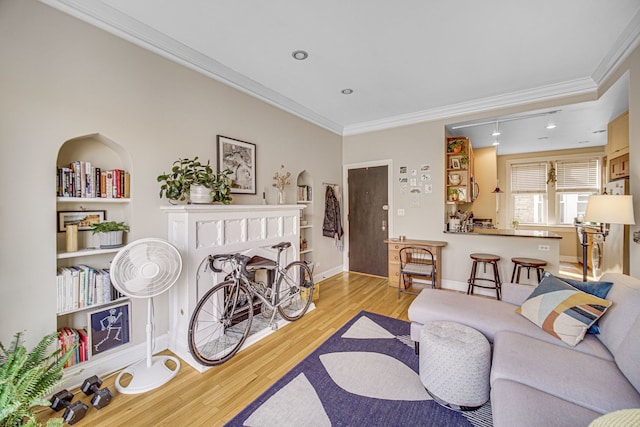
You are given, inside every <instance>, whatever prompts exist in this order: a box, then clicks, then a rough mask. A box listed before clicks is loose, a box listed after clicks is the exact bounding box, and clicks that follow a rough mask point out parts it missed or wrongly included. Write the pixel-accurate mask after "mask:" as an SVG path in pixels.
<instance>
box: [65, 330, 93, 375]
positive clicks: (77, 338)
mask: <svg viewBox="0 0 640 427" xmlns="http://www.w3.org/2000/svg"><path fill="white" fill-rule="evenodd" d="M58 346H59V348H60V349H61V350H62V354H65V353H66V352H68V351H71V350H73V353H72V354H71V357H70V358H69V361H68V362H67V363H66V364H65V365H64V367H65V368H68V367H69V366H73V365H77V364H78V363H81V362H86V361H87V360H89V343H88V339H87V330H86V329H73V328H59V329H58Z"/></svg>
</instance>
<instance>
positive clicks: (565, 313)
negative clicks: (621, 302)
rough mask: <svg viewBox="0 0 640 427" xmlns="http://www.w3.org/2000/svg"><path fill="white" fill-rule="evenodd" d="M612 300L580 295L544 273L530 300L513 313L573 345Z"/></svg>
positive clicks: (580, 293) (575, 290) (579, 292)
mask: <svg viewBox="0 0 640 427" xmlns="http://www.w3.org/2000/svg"><path fill="white" fill-rule="evenodd" d="M610 306H611V301H608V300H606V299H602V298H598V297H596V296H594V295H590V294H588V293H585V292H582V291H580V290H578V289H576V288H574V287H573V286H571V285H569V284H568V283H566V282H564V281H562V280H560V279H558V278H557V277H554V276H553V275H551V274H545V276H544V278H543V279H542V281H541V282H540V284H539V285H538V287H537V288H536V289H535V290H534V291H533V293H532V294H531V295H530V296H529V298H528V299H527V300H526V301H525V302H524V303H523V304H522V306H520V308H517V309H516V311H517V312H518V313H520V314H522V315H523V316H524V317H526V318H527V319H529V320H530V321H531V322H533V323H535V324H536V325H538V326H539V327H540V328H542V329H543V330H544V331H546V332H548V333H549V334H551V335H553V336H554V337H556V338H558V339H560V340H562V341H563V342H565V343H567V344H569V345H570V346H575V345H576V344H578V343H579V342H580V341H582V339H583V338H584V335H585V334H586V332H587V329H589V326H591V325H592V324H593V323H595V322H596V321H597V320H598V319H599V318H600V317H601V316H602V315H604V313H605V312H606V311H607V309H608V308H609V307H610Z"/></svg>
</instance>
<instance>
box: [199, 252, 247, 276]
mask: <svg viewBox="0 0 640 427" xmlns="http://www.w3.org/2000/svg"><path fill="white" fill-rule="evenodd" d="M250 259H251V258H249V257H248V256H246V255H242V254H216V255H209V267H211V269H212V270H213V271H215V272H216V273H222V269H221V268H218V267H216V265H215V264H216V261H220V262H225V261H233V262H235V263H237V264H239V265H240V266H241V267H242V269H243V271H244V268H245V266H246V265H247V262H248V261H249V260H250Z"/></svg>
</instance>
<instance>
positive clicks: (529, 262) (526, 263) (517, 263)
mask: <svg viewBox="0 0 640 427" xmlns="http://www.w3.org/2000/svg"><path fill="white" fill-rule="evenodd" d="M511 262H513V273H511V283H520V270H521V269H523V268H526V269H527V279H529V278H530V277H531V276H530V272H531V269H532V268H535V269H536V273H537V274H538V283H540V281H541V280H542V273H543V272H544V269H543V268H542V267H544V266H545V265H547V261H544V260H541V259H536V258H524V257H514V258H511ZM516 271H517V274H516ZM513 279H515V282H514V281H513Z"/></svg>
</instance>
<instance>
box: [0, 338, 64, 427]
mask: <svg viewBox="0 0 640 427" xmlns="http://www.w3.org/2000/svg"><path fill="white" fill-rule="evenodd" d="M57 337H58V335H57V334H55V333H53V334H50V335H46V336H44V337H43V338H42V339H41V340H40V342H39V343H38V344H37V345H36V346H35V347H34V348H33V349H32V350H31V351H27V349H26V347H25V346H24V340H23V337H22V332H18V333H16V334H15V335H14V339H13V342H12V343H11V345H10V346H9V347H8V348H7V347H5V346H4V345H3V344H2V343H0V352H1V353H0V427H14V426H40V425H41V423H40V422H39V421H38V419H37V418H36V412H35V410H36V407H37V406H49V405H50V404H51V402H49V401H48V400H47V399H45V396H47V395H48V394H49V393H51V392H52V391H53V390H54V389H55V388H56V387H57V386H59V385H60V384H61V383H62V369H63V367H64V365H65V363H66V362H67V361H68V360H69V358H70V357H71V355H72V351H67V352H66V353H64V354H61V352H62V351H61V350H60V349H58V350H55V351H53V352H52V353H48V349H49V347H50V346H51V345H52V344H53V343H55V342H56V340H57ZM62 424H63V421H62V418H56V419H51V420H49V421H48V422H47V424H46V425H47V427H53V426H62Z"/></svg>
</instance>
